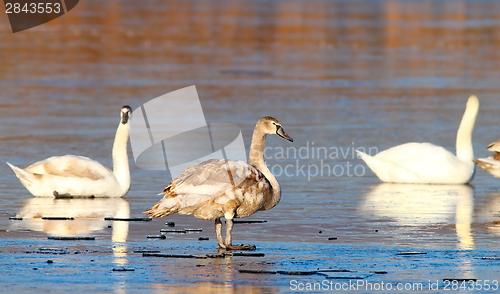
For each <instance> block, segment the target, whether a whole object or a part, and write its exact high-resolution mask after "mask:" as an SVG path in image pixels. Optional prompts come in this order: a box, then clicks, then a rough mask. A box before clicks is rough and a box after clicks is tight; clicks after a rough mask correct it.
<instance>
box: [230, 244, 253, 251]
mask: <svg viewBox="0 0 500 294" xmlns="http://www.w3.org/2000/svg"><path fill="white" fill-rule="evenodd" d="M255 249H257V247H255V245H243V244H238V245H226V250H250V251H253V250H255Z"/></svg>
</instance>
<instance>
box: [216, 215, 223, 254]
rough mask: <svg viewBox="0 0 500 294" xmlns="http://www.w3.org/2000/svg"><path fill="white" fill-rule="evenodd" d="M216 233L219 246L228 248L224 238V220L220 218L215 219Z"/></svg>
mask: <svg viewBox="0 0 500 294" xmlns="http://www.w3.org/2000/svg"><path fill="white" fill-rule="evenodd" d="M215 234H217V243H218V244H219V247H220V248H226V245H224V240H223V239H222V222H221V221H220V218H216V219H215Z"/></svg>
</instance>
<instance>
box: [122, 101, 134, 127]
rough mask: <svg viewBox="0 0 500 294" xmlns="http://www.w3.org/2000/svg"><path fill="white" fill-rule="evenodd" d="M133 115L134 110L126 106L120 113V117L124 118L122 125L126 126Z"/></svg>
mask: <svg viewBox="0 0 500 294" xmlns="http://www.w3.org/2000/svg"><path fill="white" fill-rule="evenodd" d="M131 114H132V108H130V106H128V105H125V106H123V107H122V111H121V113H120V116H121V118H122V120H121V122H122V125H126V124H127V123H128V121H129V119H130V115H131Z"/></svg>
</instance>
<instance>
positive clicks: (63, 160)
mask: <svg viewBox="0 0 500 294" xmlns="http://www.w3.org/2000/svg"><path fill="white" fill-rule="evenodd" d="M131 113H132V110H131V108H130V106H123V107H122V109H121V113H120V115H121V119H120V124H119V125H118V129H117V130H116V136H115V142H114V144H113V171H111V170H109V169H108V168H107V167H105V166H104V165H102V164H100V163H99V162H97V161H95V160H92V159H90V158H87V157H83V156H76V155H64V156H54V157H50V158H47V159H45V160H42V161H39V162H36V163H34V164H32V165H30V166H28V167H27V168H25V169H21V168H19V167H17V166H14V165H12V164H10V163H8V162H7V164H8V165H9V166H10V168H12V170H13V171H14V173H15V174H16V176H17V177H18V178H19V180H21V183H22V184H23V185H24V186H25V187H26V188H27V189H28V191H30V193H31V194H33V196H36V197H54V196H55V197H122V196H123V195H125V193H127V191H128V189H129V188H130V171H129V166H128V156H127V141H128V136H129V118H130V115H131Z"/></svg>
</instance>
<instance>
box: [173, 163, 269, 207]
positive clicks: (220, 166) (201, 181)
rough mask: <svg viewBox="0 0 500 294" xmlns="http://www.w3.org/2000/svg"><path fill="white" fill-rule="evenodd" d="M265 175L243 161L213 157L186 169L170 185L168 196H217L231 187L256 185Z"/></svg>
mask: <svg viewBox="0 0 500 294" xmlns="http://www.w3.org/2000/svg"><path fill="white" fill-rule="evenodd" d="M263 177H264V176H263V175H262V173H261V172H260V171H259V170H257V169H256V168H255V167H253V166H251V165H250V164H248V163H245V162H243V161H228V160H217V159H211V160H208V161H205V162H202V163H200V164H198V165H195V166H192V167H190V168H188V169H186V170H185V171H184V172H183V173H182V174H180V175H179V176H178V177H177V178H175V179H174V180H173V181H172V183H170V185H168V186H167V187H166V188H165V190H164V192H165V194H166V195H165V196H166V197H173V196H175V195H176V194H199V195H206V196H208V197H209V198H212V197H217V196H219V195H221V194H223V193H225V192H226V191H227V190H229V189H234V188H235V187H238V188H243V187H248V186H251V185H255V184H257V183H258V182H259V180H260V179H262V178H263Z"/></svg>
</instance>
